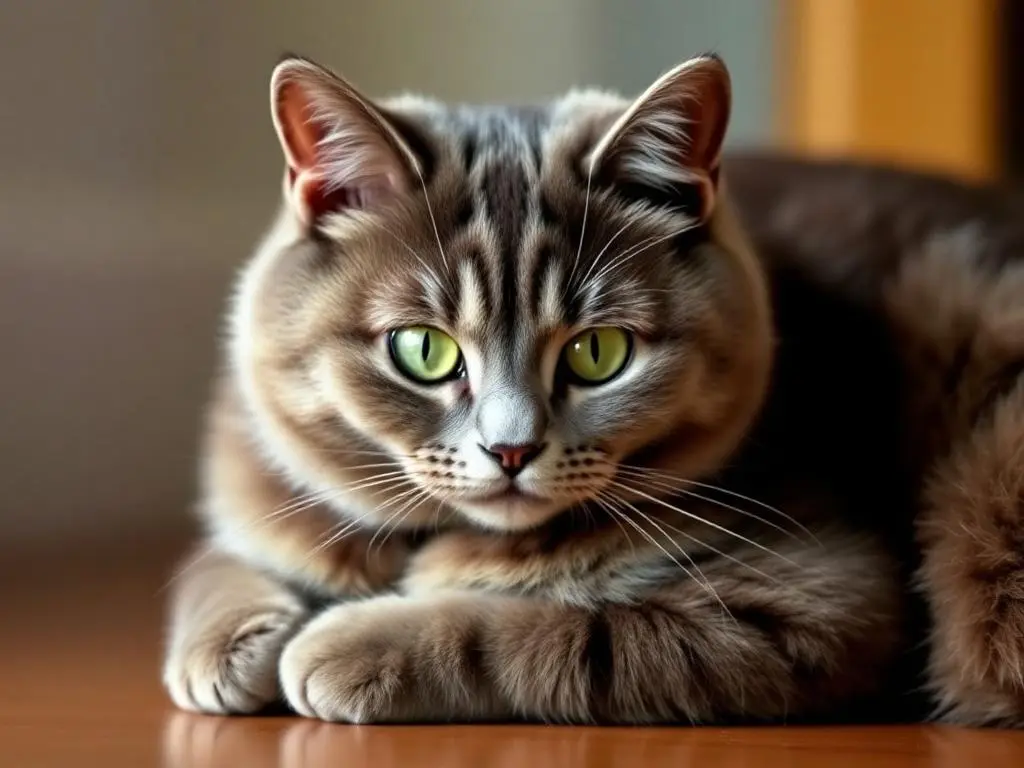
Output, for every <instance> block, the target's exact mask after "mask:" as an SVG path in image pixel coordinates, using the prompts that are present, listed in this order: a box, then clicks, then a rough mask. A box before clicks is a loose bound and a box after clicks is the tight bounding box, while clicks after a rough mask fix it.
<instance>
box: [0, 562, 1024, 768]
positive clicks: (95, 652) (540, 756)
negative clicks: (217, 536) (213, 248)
mask: <svg viewBox="0 0 1024 768" xmlns="http://www.w3.org/2000/svg"><path fill="white" fill-rule="evenodd" d="M132 549H133V550H135V551H136V552H137V553H138V562H136V563H134V564H130V565H129V566H127V567H124V566H122V565H120V564H118V563H117V562H116V561H114V560H111V559H110V558H99V557H95V558H89V557H85V558H70V559H68V560H66V562H65V565H64V566H63V567H62V568H61V569H60V571H59V575H52V576H45V575H44V572H45V571H44V569H43V568H42V567H41V565H40V562H41V561H40V560H39V559H38V558H32V559H28V560H26V561H25V562H24V563H23V564H22V565H20V566H18V567H12V566H11V565H10V564H7V565H6V567H5V566H4V565H3V564H2V563H0V579H2V581H0V585H2V587H0V589H2V591H0V605H2V606H3V614H2V615H3V630H2V633H0V766H2V767H3V768H36V767H37V766H82V767H86V766H103V767H104V768H121V767H122V766H124V767H126V768H127V767H129V766H130V767H131V768H145V767H146V766H166V768H214V766H226V767H227V768H271V767H275V768H276V767H278V766H280V768H321V767H323V768H327V767H328V766H330V767H331V768H358V767H360V766H371V765H372V766H373V767H374V768H390V767H391V766H396V767H401V768H418V767H419V766H424V768H425V767H427V766H431V767H432V768H438V767H444V768H449V767H450V768H463V767H464V768H485V767H487V766H497V767H501V768H503V767H505V766H507V767H508V768H512V766H516V767H518V766H525V767H526V768H575V767H576V766H581V767H582V766H588V767H590V768H619V767H620V766H621V767H623V768H625V767H626V766H644V767H645V768H657V767H658V766H674V767H676V768H682V767H685V766H695V767H696V766H708V765H716V766H717V765H721V766H736V767H737V768H740V767H746V766H750V767H751V768H773V767H774V766H787V768H800V767H802V766H808V767H810V766H814V767H815V768H820V767H821V766H869V767H870V768H888V766H943V767H944V768H945V767H948V768H959V767H960V766H973V765H978V766H980V767H981V768H997V766H1024V733H1011V732H998V731H988V732H986V731H969V730H959V729H947V728H925V727H920V728H917V727H895V728H859V727H858V728H764V729H748V728H740V729H720V728H698V729H691V728H636V729H625V728H615V729H598V728H559V727H537V726H531V727H517V726H500V727H490V726H488V727H472V726H445V727H430V728H428V727H414V728H412V727H410V728H407V727H348V726H341V725H327V724H322V723H318V722H312V721H307V720H302V719H298V718H293V717H260V718H215V717H201V716H195V715H188V714H185V713H180V712H176V711H175V710H174V709H173V708H172V707H171V706H170V705H169V704H168V702H167V700H166V698H165V697H164V695H163V692H162V691H161V689H160V687H159V683H158V658H159V642H160V625H159V618H160V606H161V600H162V596H161V594H160V586H161V584H162V583H163V576H164V574H165V573H166V570H165V569H166V568H167V567H168V566H167V563H168V560H167V559H166V558H158V557H153V556H151V555H149V554H146V552H147V550H146V548H144V547H142V546H141V545H137V546H135V547H132Z"/></svg>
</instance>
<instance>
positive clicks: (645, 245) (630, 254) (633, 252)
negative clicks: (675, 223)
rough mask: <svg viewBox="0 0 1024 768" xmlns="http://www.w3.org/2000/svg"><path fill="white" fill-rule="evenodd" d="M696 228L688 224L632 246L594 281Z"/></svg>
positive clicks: (599, 272) (694, 225) (595, 276)
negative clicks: (655, 247) (647, 251)
mask: <svg viewBox="0 0 1024 768" xmlns="http://www.w3.org/2000/svg"><path fill="white" fill-rule="evenodd" d="M696 226H697V224H689V225H687V226H685V227H682V228H680V229H677V230H674V231H672V232H669V233H668V234H667V235H661V236H659V237H655V238H654V240H653V241H651V242H646V241H641V243H640V245H638V246H634V247H633V248H631V249H628V250H626V251H625V252H624V253H622V254H621V255H619V256H617V257H616V258H615V259H614V260H612V261H611V262H610V263H608V264H607V265H605V266H604V267H602V268H601V269H600V271H598V273H597V274H596V275H594V280H600V279H601V278H602V277H605V276H607V275H609V274H610V273H611V272H613V271H614V270H615V269H617V268H618V267H619V266H621V265H622V264H625V263H626V262H627V261H628V260H629V259H633V258H636V257H637V256H639V255H640V254H641V253H643V252H644V251H646V250H648V249H650V248H653V247H654V246H656V245H658V244H660V243H663V242H665V241H666V240H671V239H672V238H673V237H678V236H679V235H681V234H683V233H685V232H688V231H689V230H691V229H694V228H695V227H696ZM646 240H651V238H647V239H646Z"/></svg>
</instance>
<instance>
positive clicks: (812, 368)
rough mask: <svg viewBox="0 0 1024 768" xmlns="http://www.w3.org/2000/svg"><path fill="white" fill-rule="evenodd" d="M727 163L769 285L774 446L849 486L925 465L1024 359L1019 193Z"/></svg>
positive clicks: (897, 175) (920, 178)
mask: <svg viewBox="0 0 1024 768" xmlns="http://www.w3.org/2000/svg"><path fill="white" fill-rule="evenodd" d="M725 172H726V179H727V184H728V189H729V192H730V197H731V198H732V200H733V202H734V204H735V205H736V207H737V208H738V210H739V213H740V218H741V220H742V221H743V224H744V226H745V229H746V230H747V233H748V234H749V235H750V237H751V238H752V240H753V242H754V245H755V249H756V251H757V252H758V254H759V255H760V258H761V259H762V261H763V263H764V264H765V267H766V270H767V272H768V275H769V277H770V283H771V287H772V293H773V306H774V314H775V326H776V327H775V332H776V338H777V361H776V362H777V365H776V373H775V377H774V383H773V394H772V396H771V405H770V407H769V409H768V413H767V416H766V422H767V423H766V425H765V426H766V427H768V428H769V432H770V434H771V436H772V438H773V439H772V440H771V441H770V442H772V443H774V444H776V445H777V444H778V440H780V439H781V440H782V442H783V443H784V444H786V445H787V446H788V447H789V449H790V452H792V451H796V452H797V453H799V454H800V456H801V457H802V460H803V461H805V463H807V464H809V465H814V469H815V471H819V472H822V473H826V474H828V473H834V472H836V471H837V470H836V467H837V466H840V467H842V468H843V469H842V470H841V471H842V472H843V473H845V474H847V475H848V476H847V477H845V478H844V479H845V481H846V483H847V484H863V482H864V478H865V476H866V475H868V474H870V472H871V471H872V467H874V468H880V467H889V468H892V467H894V466H896V465H902V466H903V467H904V468H905V469H907V468H909V469H911V472H910V475H911V476H913V475H916V474H917V473H916V472H915V471H913V469H914V468H920V467H921V466H924V465H925V464H927V462H928V461H929V458H930V457H931V456H932V455H933V454H934V453H935V452H937V451H943V450H945V449H946V447H948V445H949V444H950V442H951V441H955V440H956V436H957V434H958V433H959V432H960V431H962V430H963V429H964V428H966V425H967V424H969V423H971V419H972V418H973V417H975V416H976V415H977V414H979V413H980V412H981V411H983V410H984V409H985V408H987V407H988V405H989V404H990V403H991V402H993V401H994V400H995V399H997V398H998V397H999V396H1000V393H1001V392H1003V391H1004V390H1005V389H1006V387H1007V386H1008V382H1013V381H1015V380H1016V376H1017V375H1018V374H1019V373H1020V372H1021V370H1024V311H1022V310H1024V298H1022V297H1024V197H1022V196H1021V195H1020V193H1018V192H1015V191H1012V190H1007V189H999V188H996V187H995V186H984V185H972V184H969V183H964V182H958V181H955V180H953V179H950V178H944V177H941V176H938V175H932V174H927V173H915V172H908V171H902V170H897V169H894V168H888V167H882V166H877V165H869V164H861V163H856V162H843V161H811V160H798V159H793V158H787V157H783V156H767V155H756V154H746V155H735V156H733V157H730V158H728V159H727V160H726V163H725ZM961 422H962V423H961ZM837 438H838V439H837ZM908 449H909V450H908ZM905 462H909V467H908V466H907V464H906V463H905ZM896 474H897V475H899V474H900V473H896ZM904 477H905V478H906V475H904ZM890 479H891V480H892V481H893V482H895V480H896V477H895V476H893V477H891V478H890ZM908 479H909V478H908ZM868 485H872V484H871V483H869V484H868Z"/></svg>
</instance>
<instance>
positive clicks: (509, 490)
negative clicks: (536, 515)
mask: <svg viewBox="0 0 1024 768" xmlns="http://www.w3.org/2000/svg"><path fill="white" fill-rule="evenodd" d="M474 501H476V502H483V503H485V504H486V503H490V502H501V501H525V502H539V501H546V499H545V498H544V497H543V496H537V495H536V494H533V493H529V492H528V491H524V490H523V489H522V488H520V487H519V486H517V485H514V484H513V485H509V486H507V487H505V488H503V489H502V490H500V491H495V492H493V493H488V494H486V495H484V496H478V497H477V498H476V499H474Z"/></svg>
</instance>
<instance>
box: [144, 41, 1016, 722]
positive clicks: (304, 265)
mask: <svg viewBox="0 0 1024 768" xmlns="http://www.w3.org/2000/svg"><path fill="white" fill-rule="evenodd" d="M271 93H272V101H271V106H272V115H273V122H274V126H275V128H276V130H277V135H278V137H279V138H280V141H281V146H282V148H283V152H284V157H285V161H286V163H285V165H286V170H285V177H284V201H283V204H282V206H281V208H280V211H279V213H278V216H277V218H276V221H275V222H274V224H273V226H272V228H271V229H270V231H269V233H268V234H267V236H266V237H265V239H264V240H263V242H262V244H261V245H260V247H259V248H258V250H257V252H256V253H255V255H254V257H253V259H252V260H251V262H250V263H249V264H248V266H247V267H246V268H245V270H244V273H243V274H242V276H241V279H240V282H239V285H238V290H237V293H236V294H235V296H234V300H233V303H232V307H231V311H230V334H229V340H228V344H227V345H226V355H225V364H224V366H223V371H222V373H221V375H220V376H219V379H218V382H217V386H216V393H215V396H214V398H213V402H212V405H211V407H210V410H209V413H208V425H207V429H206V433H205V444H204V455H203V462H202V469H203V472H202V478H203V487H202V495H201V499H200V504H199V506H198V509H199V513H200V516H201V518H202V521H203V523H204V525H205V531H206V537H205V539H204V542H203V545H202V547H201V548H200V549H199V551H198V552H197V553H196V554H195V557H194V558H193V560H192V561H191V562H189V563H187V564H186V566H185V567H184V568H183V571H182V573H181V574H180V575H179V577H178V578H177V579H176V580H175V584H174V588H173V589H174V592H173V598H172V601H171V606H170V617H169V635H168V646H167V655H166V662H165V668H164V680H165V684H166V687H167V689H168V690H169V692H170V695H171V697H172V698H173V700H174V701H175V702H176V703H177V704H178V705H179V706H181V707H184V708H187V709H193V710H199V711H205V712H217V713H244V712H253V711H256V710H259V709H261V708H263V707H264V706H266V705H268V704H270V703H272V702H274V701H276V700H278V699H280V698H281V697H282V696H283V698H284V699H285V700H286V701H287V703H288V704H289V705H290V706H291V707H292V708H293V709H295V710H297V711H298V712H299V713H301V714H304V715H308V716H311V717H318V718H323V719H325V720H336V721H347V722H359V723H365V722H388V721H392V722H393V721H450V720H494V719H498V720H501V719H509V718H526V719H536V720H546V721H561V722H575V723H588V722H597V723H665V722H685V723H698V722H699V723H708V722H726V721H737V720H742V721H755V720H756V721H773V720H775V721H777V720H783V719H793V718H818V717H829V716H833V717H835V716H847V715H848V713H850V712H854V711H856V708H857V706H858V705H866V706H869V707H870V709H868V710H865V711H867V712H869V713H871V714H872V715H876V716H877V715H879V713H881V712H882V711H883V710H882V709H880V708H879V707H881V706H882V705H888V706H891V708H892V709H893V710H894V711H898V710H901V709H902V708H903V705H904V703H905V702H906V701H907V699H905V697H904V695H903V690H904V689H905V688H910V687H912V686H913V685H914V684H916V683H919V682H921V681H916V680H915V679H914V678H913V677H912V676H909V679H908V676H907V675H906V674H903V672H904V671H905V670H906V669H908V668H912V658H913V657H912V654H911V653H910V651H911V650H913V648H914V647H915V646H916V645H917V644H918V642H917V641H918V640H920V639H921V638H918V637H917V632H919V631H920V630H921V624H920V622H919V614H920V613H923V611H919V610H918V607H919V605H918V597H917V596H918V594H920V595H922V596H923V601H924V603H926V607H927V608H928V609H929V612H930V616H929V623H928V624H927V627H928V628H929V629H928V631H929V634H928V636H927V639H928V640H929V641H930V642H929V644H928V648H929V653H930V660H929V661H928V663H927V667H926V669H925V671H924V674H925V675H926V677H925V679H924V681H923V682H924V683H925V684H926V685H925V688H926V690H927V691H928V692H929V695H930V698H931V703H932V704H933V705H934V707H935V712H936V713H937V714H939V715H941V716H944V717H946V718H947V719H949V720H951V721H955V722H961V723H1003V724H1018V725H1019V724H1021V723H1024V570H1022V560H1024V519H1022V510H1024V378H1022V370H1024V366H1022V360H1024V299H1022V296H1024V266H1022V265H1024V262H1021V261H1020V260H1019V258H1018V257H1017V254H1019V253H1021V252H1022V249H1021V245H1022V234H1024V224H1022V223H1021V222H1022V221H1024V219H1022V217H1021V214H1022V212H1024V208H1021V207H1020V206H1019V204H1018V203H1016V202H1013V201H1011V200H1010V199H1009V198H1007V197H1005V196H999V195H997V194H996V193H994V192H991V191H987V190H980V189H968V188H964V187H961V186H958V185H956V184H953V183H951V182H947V181H944V180H941V179H935V178H929V177H925V176H917V175H912V174H909V173H900V172H896V171H889V170H885V169H881V168H869V167H859V166H854V165H843V164H838V163H836V164H827V163H811V162H801V161H797V160H790V159H783V158H775V159H772V158H757V157H745V158H744V157H735V158H733V157H729V158H726V159H725V160H724V161H723V160H722V157H721V155H722V152H721V149H722V142H723V138H724V135H725V132H726V126H727V123H728V117H729V111H730V98H731V95H730V84H729V77H728V73H727V70H726V68H725V66H724V64H723V63H722V61H721V60H720V59H719V58H717V57H715V56H711V55H708V56H702V57H699V58H696V59H693V60H690V61H687V62H685V63H684V64H682V65H680V66H679V67H677V68H675V69H673V70H672V71H670V72H668V73H666V74H665V75H664V76H662V77H661V78H660V79H658V80H657V81H656V82H655V83H654V84H653V85H652V86H651V87H650V88H649V89H648V90H647V91H646V92H645V93H643V94H642V95H641V96H640V97H639V98H637V99H636V100H633V101H629V100H625V99H622V98H620V97H618V96H615V95H610V94H605V93H599V92H594V91H580V92H573V93H571V94H569V95H567V96H565V97H564V98H562V99H560V100H558V101H555V102H553V103H551V104H549V105H547V106H544V107H539V108H497V107H494V108H484V107H473V108H471V107H448V106H444V105H442V104H438V103H436V102H433V101H429V100H424V99H420V98H413V97H401V98H395V99H391V100H388V101H383V102H374V101H371V100H370V99H368V98H367V97H366V96H364V95H362V94H361V93H360V92H359V91H357V90H356V89H355V88H354V87H353V86H352V85H351V84H349V83H348V82H346V81H344V80H343V79H341V78H339V77H337V76H335V75H334V74H332V73H330V72H328V71H326V70H324V69H322V68H321V67H319V66H317V65H315V64H313V63H311V62H309V61H307V60H305V59H302V58H298V57H288V58H286V59H285V60H283V61H282V62H281V63H280V64H279V65H278V66H277V68H276V69H275V71H274V74H273V77H272V83H271ZM1014 259H1017V260H1016V261H1015V260H1014ZM915 530H916V538H915Z"/></svg>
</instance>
